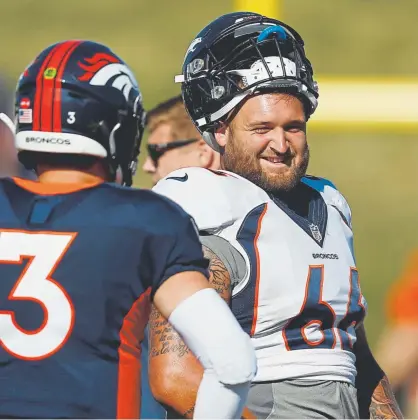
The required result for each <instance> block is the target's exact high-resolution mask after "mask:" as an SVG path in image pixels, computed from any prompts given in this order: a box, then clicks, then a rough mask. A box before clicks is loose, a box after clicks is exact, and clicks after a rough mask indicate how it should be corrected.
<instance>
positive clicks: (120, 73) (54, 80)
mask: <svg viewBox="0 0 418 420" xmlns="http://www.w3.org/2000/svg"><path fill="white" fill-rule="evenodd" d="M144 114H145V113H144V110H143V106H142V96H141V92H140V90H139V87H138V83H137V81H136V79H135V77H134V75H133V73H132V71H131V70H130V69H129V67H128V66H127V65H126V64H125V63H124V62H123V61H122V60H121V59H120V58H119V57H118V56H116V55H115V54H114V53H113V52H112V51H111V50H110V49H109V48H108V47H106V46H104V45H101V44H98V43H95V42H91V41H65V42H60V43H58V44H54V45H52V46H50V47H48V48H46V49H45V50H44V51H42V52H41V53H40V54H39V55H38V57H37V58H36V59H35V60H34V61H33V62H32V63H31V64H30V65H29V66H28V67H27V68H26V70H25V71H24V73H23V74H22V75H21V76H20V79H19V82H18V85H17V91H16V103H15V118H16V146H17V149H18V156H19V159H20V160H21V162H22V163H23V164H24V165H25V166H26V167H29V168H32V169H33V168H35V166H36V163H37V160H36V159H37V156H39V153H43V154H45V153H54V154H55V153H59V154H66V155H84V156H86V155H87V156H93V157H97V158H101V159H104V160H105V162H106V163H107V164H108V168H109V172H110V175H111V180H114V179H115V177H116V172H117V170H118V169H119V170H121V172H122V176H123V183H124V184H125V185H131V184H132V175H133V173H134V172H135V169H136V162H137V157H138V154H139V149H140V143H141V139H142V134H143V131H144Z"/></svg>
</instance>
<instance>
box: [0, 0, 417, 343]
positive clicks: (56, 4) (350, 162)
mask: <svg viewBox="0 0 418 420" xmlns="http://www.w3.org/2000/svg"><path fill="white" fill-rule="evenodd" d="M260 1H262V0H260ZM232 8H233V4H232V0H209V1H192V0H152V1H151V0H72V1H59V0H0V16H1V24H0V38H1V47H0V48H1V54H0V72H1V73H2V74H3V76H5V77H6V78H7V80H8V83H9V84H10V86H11V88H12V87H13V86H14V84H15V81H16V80H17V78H18V76H19V73H20V72H21V71H22V70H23V69H24V67H25V66H26V65H27V64H28V63H29V62H30V61H31V60H32V59H33V58H34V56H35V55H36V54H37V53H38V52H39V51H40V50H42V49H43V48H44V47H45V46H47V45H48V44H51V43H54V42H56V41H59V40H63V39H66V38H81V39H83V38H84V39H86V38H87V39H94V40H97V41H100V42H104V43H106V44H108V45H109V46H111V47H112V48H113V49H114V50H115V51H116V52H117V53H118V54H119V55H120V56H122V57H123V58H124V59H125V60H126V61H127V62H128V64H130V65H131V67H132V68H133V69H134V71H135V72H136V74H137V77H138V80H139V82H140V85H141V88H142V91H143V94H144V98H145V105H146V107H147V108H149V107H151V106H153V105H155V104H156V103H158V102H159V101H161V100H164V99H166V98H167V97H169V96H170V95H173V94H176V93H178V92H179V89H178V86H177V85H175V84H174V83H173V79H174V75H175V74H177V73H178V72H179V70H180V66H181V61H182V58H183V56H184V52H185V50H186V48H187V46H188V44H189V42H190V41H191V40H192V39H193V37H194V36H195V34H196V33H197V32H198V31H199V30H200V29H201V28H202V27H203V26H204V25H205V24H206V23H208V22H209V21H210V20H211V19H213V18H215V17H216V16H218V15H220V14H222V13H226V12H229V11H232ZM281 12H282V16H281V17H282V19H283V20H284V21H286V22H287V23H290V24H291V25H294V26H295V27H296V29H297V30H298V31H299V32H300V33H301V35H302V36H303V37H304V38H305V41H306V50H307V54H308V57H309V58H310V60H311V61H312V63H313V65H314V68H315V71H316V74H319V75H320V76H321V79H320V80H322V79H324V78H325V79H326V78H327V77H328V76H336V75H337V76H341V77H344V78H347V77H353V76H355V77H364V76H368V77H369V79H370V80H373V78H374V77H376V76H379V77H380V78H383V79H385V78H390V79H393V78H395V79H397V80H399V79H400V80H403V78H406V79H408V80H409V79H410V78H413V77H414V76H415V75H417V74H418V49H417V45H418V31H417V30H416V17H417V16H418V1H416V0H396V1H394V0H283V2H282V7H281ZM320 89H321V85H320ZM389 99H390V98H389ZM389 99H388V100H389ZM360 100H363V99H362V98H359V101H360ZM417 100H418V98H417ZM354 101H355V99H354ZM320 103H321V102H320ZM320 106H321V105H320ZM338 106H339V104H338V101H337V102H336V103H335V107H338ZM417 106H418V104H417V101H415V102H414V101H410V102H408V103H403V104H402V108H404V109H409V108H410V107H417ZM400 113H401V114H402V110H401V111H400ZM417 134H418V132H417V129H416V126H414V125H412V126H411V125H405V126H404V125H402V124H390V125H388V126H385V128H383V125H382V126H381V127H379V126H378V125H377V126H376V125H374V126H373V127H367V126H365V127H363V128H361V127H360V128H359V127H355V126H354V125H353V126H352V127H351V126H350V124H345V125H344V126H341V127H339V126H338V125H336V126H333V127H327V126H326V124H325V126H324V125H323V124H322V125H321V127H314V128H312V129H311V130H310V132H309V140H310V145H311V155H312V164H311V167H310V172H311V173H313V174H315V175H318V176H325V177H329V178H330V179H331V180H333V182H334V183H335V184H336V185H337V186H338V187H339V188H340V189H341V191H342V192H343V193H344V195H345V196H346V198H347V199H348V200H349V202H350V204H351V207H352V211H353V221H354V230H355V237H356V239H355V245H356V254H357V259H358V266H359V269H360V275H361V280H362V287H363V292H364V294H365V295H366V297H367V299H368V302H369V315H368V318H367V328H368V334H369V337H370V341H371V343H372V345H374V344H375V343H376V340H377V338H378V336H379V334H380V332H381V331H382V327H383V326H384V322H385V320H384V317H383V315H384V301H385V296H386V292H387V289H388V286H389V285H390V283H391V282H393V281H394V280H395V278H396V277H397V275H398V273H399V270H400V269H401V267H402V264H403V263H404V261H405V258H406V256H407V253H408V252H409V251H410V250H411V249H412V248H413V247H416V246H417V245H418V241H417V233H418V229H417V226H418V193H417V179H418V176H417V175H418V169H417V167H418V165H417V161H418V142H417ZM143 156H144V154H143V155H142V158H143ZM136 185H137V186H141V187H149V186H150V181H149V178H148V177H147V176H145V175H144V174H143V173H142V172H141V171H139V173H138V175H137V177H136ZM202 188H204V186H202ZM208 193H209V194H210V192H208Z"/></svg>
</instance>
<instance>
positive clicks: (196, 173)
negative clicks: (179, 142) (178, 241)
mask: <svg viewBox="0 0 418 420" xmlns="http://www.w3.org/2000/svg"><path fill="white" fill-rule="evenodd" d="M230 179H233V178H232V177H229V176H228V175H226V174H224V173H222V172H215V171H213V172H212V171H210V170H208V169H204V168H186V169H178V170H176V171H173V172H171V173H170V174H169V175H167V176H166V177H165V178H163V179H162V180H160V181H159V182H158V183H157V185H155V186H154V188H153V191H154V192H156V193H158V194H161V195H164V196H166V197H168V198H170V199H171V200H173V201H175V202H176V203H177V204H179V205H180V206H181V207H182V208H183V209H184V210H185V211H186V212H187V213H189V214H190V215H191V216H192V217H193V219H194V220H195V222H196V224H197V226H198V228H199V230H200V231H208V232H211V233H216V231H218V230H221V229H223V228H224V227H226V226H229V225H231V224H233V223H234V221H235V219H236V217H234V216H233V212H232V208H231V200H230V199H228V187H229V181H230Z"/></svg>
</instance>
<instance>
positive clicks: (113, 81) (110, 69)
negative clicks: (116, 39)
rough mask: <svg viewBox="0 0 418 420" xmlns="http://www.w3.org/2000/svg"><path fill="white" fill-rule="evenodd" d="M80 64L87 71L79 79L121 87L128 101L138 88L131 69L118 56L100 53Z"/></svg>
mask: <svg viewBox="0 0 418 420" xmlns="http://www.w3.org/2000/svg"><path fill="white" fill-rule="evenodd" d="M84 61H85V62H86V63H88V64H84V63H82V62H81V61H79V62H78V65H79V66H80V67H81V68H82V69H83V70H85V71H86V73H84V74H83V75H81V76H80V77H79V78H78V80H80V81H88V82H89V83H90V84H91V85H94V86H106V85H110V86H112V87H114V88H116V89H119V90H120V91H121V92H122V93H123V95H124V96H125V99H126V100H127V101H128V100H129V97H130V93H131V91H132V89H135V90H138V84H137V82H136V80H135V76H134V75H133V73H132V72H131V70H130V69H129V68H128V67H127V66H126V65H125V64H124V63H121V62H120V61H119V60H118V59H117V58H116V57H114V56H112V55H109V54H103V53H98V54H95V55H94V56H93V57H91V58H84Z"/></svg>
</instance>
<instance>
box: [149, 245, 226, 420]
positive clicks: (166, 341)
mask: <svg viewBox="0 0 418 420" xmlns="http://www.w3.org/2000/svg"><path fill="white" fill-rule="evenodd" d="M204 254H205V257H206V258H208V259H209V260H210V266H209V270H210V280H209V281H210V284H211V286H212V287H213V288H214V289H215V290H216V291H217V292H218V294H219V295H220V296H222V297H223V299H224V300H226V301H227V302H229V299H230V296H231V293H230V278H229V274H228V271H227V269H226V267H225V265H224V264H223V263H222V261H221V260H220V259H219V258H218V257H217V255H215V254H214V253H213V252H212V251H211V250H210V249H209V248H207V247H204ZM202 309H203V308H202ZM150 343H151V345H150V351H149V363H150V384H151V389H152V392H153V394H154V397H155V398H156V399H157V400H158V401H159V402H161V403H162V404H164V405H165V406H167V407H169V408H170V409H172V410H174V411H176V412H177V413H178V415H177V416H176V418H178V417H179V416H182V417H184V418H193V413H194V406H195V403H196V397H197V392H198V389H199V386H200V383H201V380H202V377H203V367H202V366H201V364H200V363H199V362H198V360H197V359H196V358H195V357H194V355H193V354H192V352H191V351H190V350H189V349H188V347H187V346H186V345H185V344H184V343H183V341H182V339H181V338H180V336H179V334H178V333H177V332H176V331H175V330H174V328H173V327H172V326H171V324H170V323H169V322H168V321H167V320H166V319H165V318H164V317H163V316H162V315H161V314H160V313H159V312H158V311H157V310H156V309H155V308H153V309H152V312H151V316H150Z"/></svg>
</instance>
